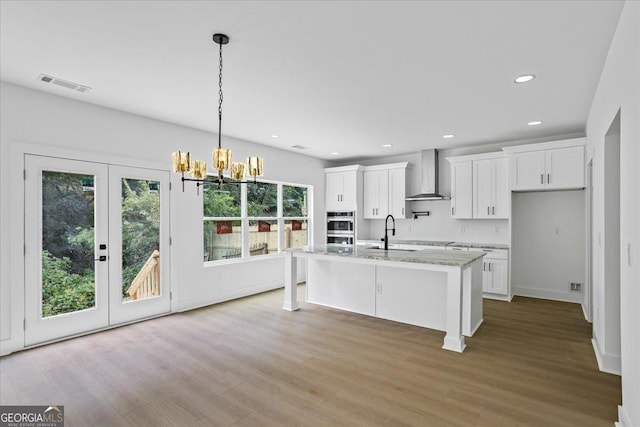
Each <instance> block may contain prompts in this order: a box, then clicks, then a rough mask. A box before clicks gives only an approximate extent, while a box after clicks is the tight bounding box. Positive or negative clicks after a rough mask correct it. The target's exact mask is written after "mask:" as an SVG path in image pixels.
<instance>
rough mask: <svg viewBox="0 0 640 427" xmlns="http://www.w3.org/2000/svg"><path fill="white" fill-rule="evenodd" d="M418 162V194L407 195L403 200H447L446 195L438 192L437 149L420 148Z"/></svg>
mask: <svg viewBox="0 0 640 427" xmlns="http://www.w3.org/2000/svg"><path fill="white" fill-rule="evenodd" d="M420 163H421V164H420V174H421V177H420V182H421V186H420V194H416V195H415V196H411V197H407V198H406V199H405V200H407V201H413V200H447V199H448V197H444V196H441V195H440V194H439V193H438V150H436V149H434V148H432V149H430V150H422V151H421V152H420Z"/></svg>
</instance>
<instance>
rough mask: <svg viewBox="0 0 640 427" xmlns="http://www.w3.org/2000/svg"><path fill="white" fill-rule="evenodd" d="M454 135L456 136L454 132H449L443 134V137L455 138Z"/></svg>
mask: <svg viewBox="0 0 640 427" xmlns="http://www.w3.org/2000/svg"><path fill="white" fill-rule="evenodd" d="M454 136H455V135H454V134H452V133H448V134H446V135H442V137H443V138H444V139H450V138H453V137H454Z"/></svg>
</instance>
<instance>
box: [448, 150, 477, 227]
mask: <svg viewBox="0 0 640 427" xmlns="http://www.w3.org/2000/svg"><path fill="white" fill-rule="evenodd" d="M472 169H473V164H472V162H471V161H470V160H469V161H461V162H453V163H451V217H452V218H458V219H463V218H472V217H473V193H472V190H473V186H472V182H473V181H472V179H473V178H472Z"/></svg>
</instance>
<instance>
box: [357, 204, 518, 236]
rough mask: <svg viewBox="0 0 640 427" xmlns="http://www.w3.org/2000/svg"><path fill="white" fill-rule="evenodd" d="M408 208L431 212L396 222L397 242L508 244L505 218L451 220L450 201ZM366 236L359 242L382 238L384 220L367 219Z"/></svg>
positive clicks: (507, 225)
mask: <svg viewBox="0 0 640 427" xmlns="http://www.w3.org/2000/svg"><path fill="white" fill-rule="evenodd" d="M407 209H409V210H413V211H430V212H431V215H430V216H419V217H418V219H413V217H412V218H409V219H396V235H395V236H394V237H391V239H400V240H445V241H457V242H478V243H502V244H509V229H508V228H509V222H508V220H506V219H475V220H474V219H453V218H451V202H449V201H446V200H443V201H422V202H411V203H407ZM366 222H367V223H368V226H369V227H368V228H369V230H368V231H369V232H368V235H362V234H360V233H358V236H357V238H358V239H374V240H377V239H380V238H382V237H383V236H384V221H383V220H367V221H366Z"/></svg>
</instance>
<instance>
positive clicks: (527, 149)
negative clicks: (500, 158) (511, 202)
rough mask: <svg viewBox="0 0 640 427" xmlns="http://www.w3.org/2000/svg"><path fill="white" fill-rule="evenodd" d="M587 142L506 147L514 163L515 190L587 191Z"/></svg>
mask: <svg viewBox="0 0 640 427" xmlns="http://www.w3.org/2000/svg"><path fill="white" fill-rule="evenodd" d="M584 146H585V139H584V138H576V139H568V140H563V141H553V142H544V143H540V144H527V145H518V146H514V147H505V148H503V150H504V151H505V152H507V153H508V154H509V156H510V161H511V190H512V191H534V190H568V189H577V188H584V186H585V184H584V163H585V160H584V159H585V158H584Z"/></svg>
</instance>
